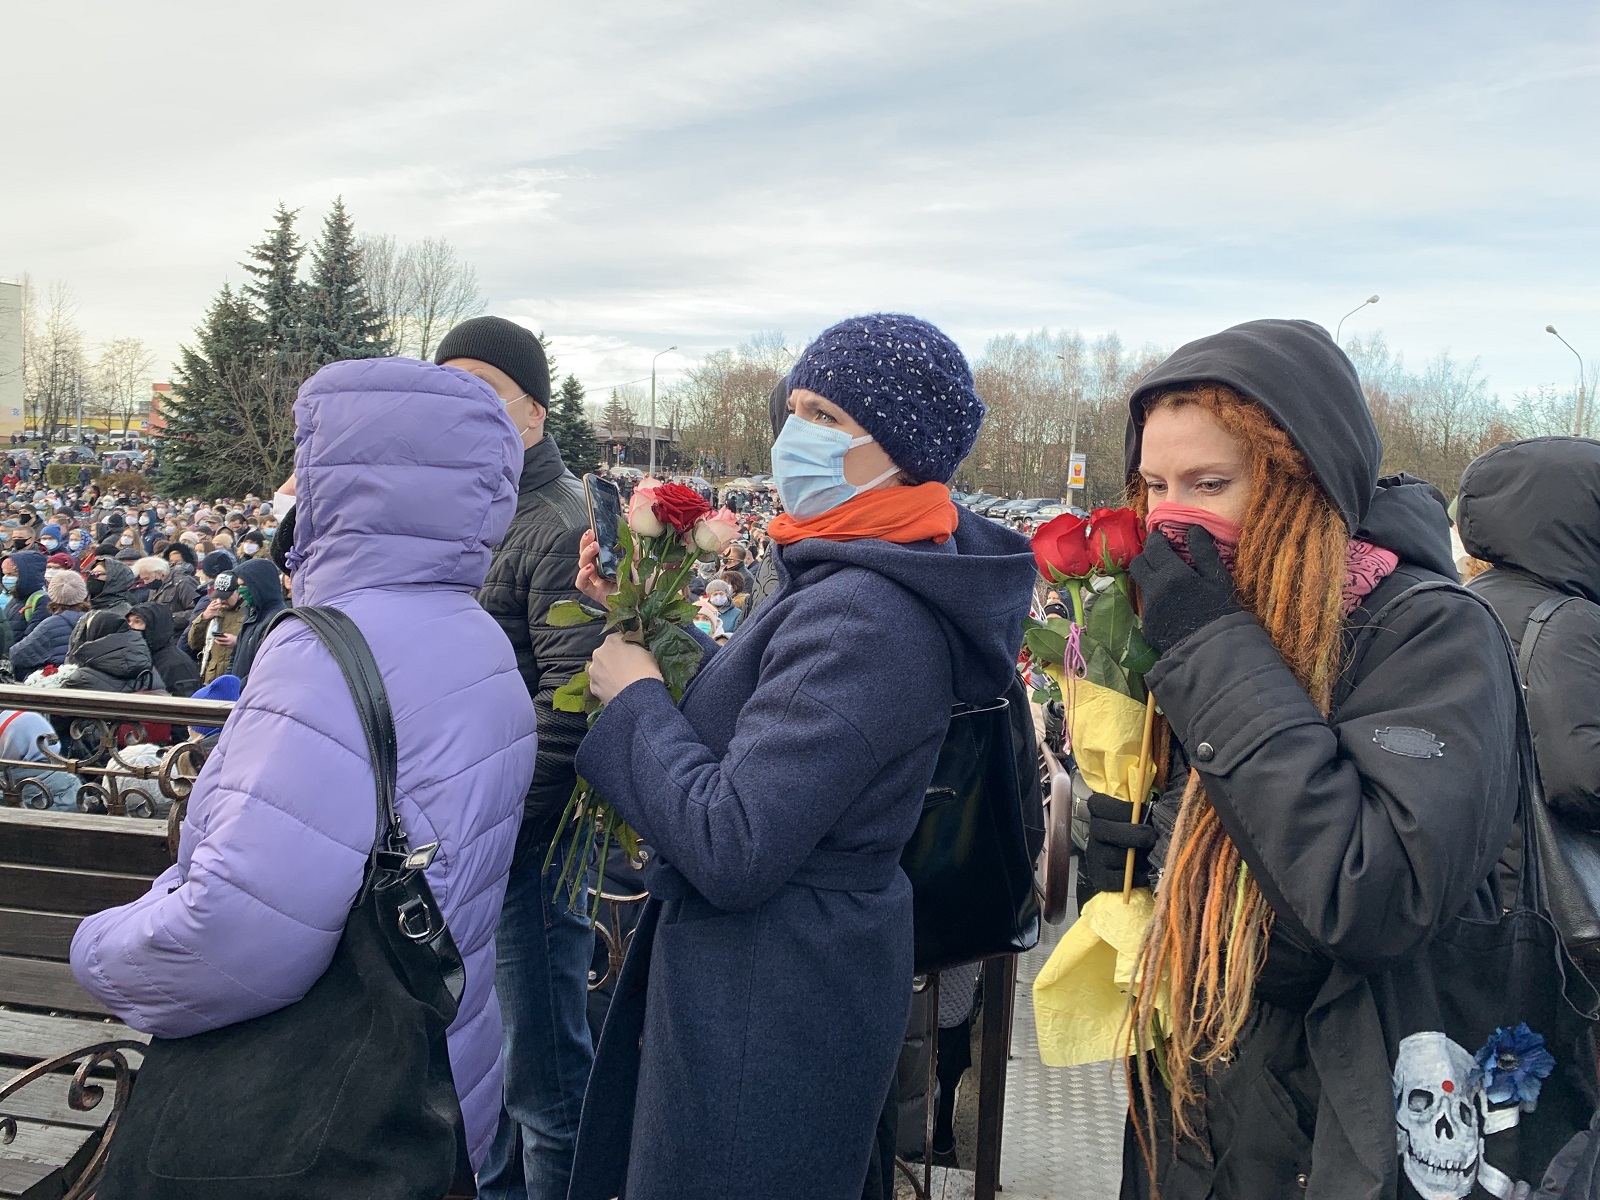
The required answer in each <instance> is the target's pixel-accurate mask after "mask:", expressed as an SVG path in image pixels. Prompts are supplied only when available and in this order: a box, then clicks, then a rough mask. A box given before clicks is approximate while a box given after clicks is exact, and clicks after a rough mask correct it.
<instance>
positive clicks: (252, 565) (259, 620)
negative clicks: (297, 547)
mask: <svg viewBox="0 0 1600 1200" xmlns="http://www.w3.org/2000/svg"><path fill="white" fill-rule="evenodd" d="M233 571H234V574H235V575H237V576H238V577H239V585H240V586H241V587H242V588H244V589H245V590H246V591H247V592H248V593H249V595H250V608H249V610H248V611H247V612H246V613H245V618H244V624H243V625H241V626H240V627H239V640H238V642H237V643H235V645H234V647H233V657H232V658H230V659H229V660H228V673H229V674H230V675H237V676H238V677H239V679H240V680H241V681H243V680H246V679H248V678H249V677H250V668H251V666H252V665H253V664H254V663H255V660H256V651H258V650H260V649H261V639H262V638H263V637H265V636H266V632H267V626H269V625H271V624H272V618H273V617H275V616H277V615H278V614H279V613H280V612H282V611H283V610H284V609H285V608H288V607H289V604H288V601H286V600H285V599H284V596H283V576H281V575H279V574H278V565H277V564H276V563H273V562H268V561H267V560H265V559H261V558H252V559H248V560H246V561H245V562H242V563H240V564H239V565H238V566H237V567H235V568H234V569H233Z"/></svg>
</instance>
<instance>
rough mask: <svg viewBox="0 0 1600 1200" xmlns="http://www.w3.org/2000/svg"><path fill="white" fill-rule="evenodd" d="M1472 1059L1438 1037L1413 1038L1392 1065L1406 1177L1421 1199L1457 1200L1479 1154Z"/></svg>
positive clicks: (1473, 1177) (1469, 1185)
mask: <svg viewBox="0 0 1600 1200" xmlns="http://www.w3.org/2000/svg"><path fill="white" fill-rule="evenodd" d="M1475 1065H1476V1064H1475V1063H1474V1061H1473V1057H1472V1055H1471V1054H1470V1053H1468V1052H1467V1051H1466V1050H1464V1049H1462V1048H1461V1047H1460V1046H1458V1045H1457V1044H1456V1043H1455V1042H1453V1041H1451V1040H1450V1039H1449V1038H1447V1037H1446V1036H1445V1035H1444V1034H1442V1033H1436V1032H1430V1033H1413V1034H1412V1035H1411V1036H1410V1037H1408V1038H1406V1039H1405V1040H1404V1041H1402V1042H1401V1043H1400V1053H1399V1056H1398V1057H1397V1058H1396V1059H1395V1064H1394V1115H1395V1122H1396V1124H1397V1125H1398V1127H1399V1128H1398V1132H1399V1140H1400V1157H1401V1159H1402V1160H1403V1161H1404V1164H1405V1171H1406V1177H1407V1178H1408V1179H1410V1180H1411V1184H1412V1186H1413V1187H1415V1188H1416V1189H1417V1194H1418V1195H1420V1196H1422V1197H1423V1200H1461V1197H1463V1196H1465V1195H1466V1194H1467V1193H1468V1192H1470V1191H1472V1185H1473V1182H1474V1181H1475V1180H1476V1179H1477V1177H1478V1160H1479V1158H1480V1156H1481V1155H1482V1152H1483V1131H1482V1125H1481V1121H1480V1118H1479V1115H1478V1105H1477V1091H1478V1088H1477V1087H1476V1085H1475V1084H1473V1083H1472V1072H1473V1067H1474V1066H1475Z"/></svg>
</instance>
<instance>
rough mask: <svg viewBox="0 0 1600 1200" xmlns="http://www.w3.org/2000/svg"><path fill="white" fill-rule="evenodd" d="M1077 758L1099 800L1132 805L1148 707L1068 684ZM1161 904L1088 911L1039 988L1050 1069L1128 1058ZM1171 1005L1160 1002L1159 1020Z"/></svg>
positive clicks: (1139, 901) (1096, 902) (1115, 902)
mask: <svg viewBox="0 0 1600 1200" xmlns="http://www.w3.org/2000/svg"><path fill="white" fill-rule="evenodd" d="M1051 673H1052V675H1055V678H1056V681H1057V682H1058V683H1059V684H1061V693H1062V697H1063V699H1064V701H1065V708H1066V725H1067V733H1068V736H1069V737H1070V738H1071V739H1072V757H1073V759H1074V761H1076V763H1077V764H1078V770H1079V771H1080V772H1082V774H1083V778H1084V782H1086V783H1087V784H1088V785H1089V787H1090V788H1092V789H1093V790H1094V791H1096V792H1102V793H1104V794H1105V795H1107V796H1115V797H1117V798H1118V799H1119V800H1127V801H1129V802H1130V803H1131V802H1132V800H1133V797H1134V795H1135V794H1136V793H1137V792H1138V790H1139V788H1140V786H1141V784H1142V776H1143V773H1144V771H1143V766H1142V764H1141V762H1140V757H1139V751H1140V743H1141V742H1142V741H1143V740H1144V710H1145V705H1144V704H1143V702H1141V701H1138V700H1133V699H1130V698H1129V697H1127V696H1124V695H1122V694H1121V693H1120V692H1114V691H1112V690H1111V689H1110V688H1106V687H1101V686H1100V685H1099V684H1094V683H1089V682H1087V681H1085V680H1082V679H1073V678H1062V677H1061V675H1059V674H1056V672H1055V671H1053V670H1052V672H1051ZM1154 910H1155V900H1154V898H1153V897H1152V896H1151V894H1150V889H1149V888H1135V889H1134V890H1133V894H1132V895H1131V896H1130V897H1129V899H1128V900H1127V902H1126V903H1124V901H1123V899H1122V895H1121V893H1119V892H1101V893H1100V894H1098V895H1096V896H1094V897H1092V898H1091V899H1090V901H1089V902H1088V903H1087V904H1085V905H1084V906H1083V911H1082V912H1081V913H1079V914H1078V919H1077V920H1076V921H1075V922H1073V925H1072V928H1070V929H1068V930H1067V932H1066V934H1065V935H1064V936H1063V937H1062V939H1061V941H1060V942H1059V943H1057V945H1056V948H1055V950H1054V951H1052V952H1051V954H1050V959H1049V961H1048V962H1046V963H1045V965H1044V969H1043V970H1042V971H1041V972H1040V973H1039V977H1038V978H1037V979H1036V980H1034V984H1033V1015H1034V1021H1035V1023H1036V1025H1037V1027H1038V1030H1039V1057H1040V1058H1042V1059H1043V1060H1044V1063H1045V1065H1046V1066H1049V1067H1074V1066H1078V1065H1080V1064H1083V1063H1093V1062H1105V1061H1106V1060H1108V1059H1113V1058H1117V1057H1120V1056H1121V1054H1122V1053H1123V1049H1124V1038H1123V1033H1124V1026H1125V1024H1126V1022H1127V1020H1128V1016H1129V1013H1128V988H1129V987H1130V986H1131V983H1132V980H1133V973H1134V970H1135V968H1136V967H1137V965H1138V957H1139V943H1140V941H1141V939H1143V937H1144V931H1145V928H1146V927H1147V926H1148V925H1149V924H1150V919H1151V916H1152V915H1153V913H1154ZM1164 1008H1165V1005H1164V1003H1163V1002H1160V1001H1158V1003H1157V1010H1158V1012H1162V1011H1164Z"/></svg>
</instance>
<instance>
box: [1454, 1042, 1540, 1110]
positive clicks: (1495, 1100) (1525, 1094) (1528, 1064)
mask: <svg viewBox="0 0 1600 1200" xmlns="http://www.w3.org/2000/svg"><path fill="white" fill-rule="evenodd" d="M1477 1062H1478V1065H1477V1067H1476V1068H1474V1069H1473V1072H1472V1078H1471V1080H1470V1081H1469V1082H1471V1083H1473V1084H1475V1085H1476V1084H1481V1085H1482V1087H1483V1092H1484V1095H1485V1096H1486V1097H1487V1098H1488V1100H1489V1103H1491V1104H1510V1103H1512V1102H1516V1103H1518V1104H1520V1105H1522V1107H1523V1108H1524V1109H1525V1110H1526V1111H1528V1112H1532V1111H1533V1109H1534V1105H1536V1104H1537V1103H1538V1101H1539V1089H1540V1088H1541V1087H1542V1086H1543V1085H1544V1081H1545V1080H1546V1079H1548V1078H1550V1072H1551V1071H1553V1070H1555V1067H1556V1060H1555V1055H1553V1054H1551V1053H1550V1051H1548V1050H1546V1049H1545V1048H1544V1035H1542V1034H1538V1033H1535V1032H1534V1031H1533V1030H1531V1029H1529V1028H1528V1026H1527V1023H1526V1022H1523V1023H1521V1024H1519V1025H1517V1026H1516V1028H1514V1029H1506V1028H1505V1027H1504V1026H1502V1027H1500V1028H1498V1029H1496V1030H1495V1031H1494V1033H1493V1035H1491V1036H1490V1038H1489V1040H1488V1041H1487V1042H1485V1043H1484V1044H1483V1049H1481V1050H1479V1051H1478V1053H1477Z"/></svg>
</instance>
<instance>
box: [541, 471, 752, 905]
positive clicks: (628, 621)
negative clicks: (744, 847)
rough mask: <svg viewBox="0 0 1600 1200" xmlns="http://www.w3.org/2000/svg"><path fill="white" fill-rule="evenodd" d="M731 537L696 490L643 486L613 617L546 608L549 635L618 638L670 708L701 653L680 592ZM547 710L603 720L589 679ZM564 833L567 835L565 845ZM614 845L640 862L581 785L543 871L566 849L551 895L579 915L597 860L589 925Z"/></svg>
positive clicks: (626, 833)
mask: <svg viewBox="0 0 1600 1200" xmlns="http://www.w3.org/2000/svg"><path fill="white" fill-rule="evenodd" d="M738 531H739V526H738V518H737V517H735V516H734V514H733V513H731V512H728V511H727V510H726V509H724V510H722V511H720V512H713V511H712V509H711V505H710V504H709V503H707V502H706V500H705V498H704V497H703V496H701V495H700V493H698V492H696V491H694V490H693V489H691V488H687V487H684V486H683V485H682V484H677V483H661V482H660V481H658V480H654V479H645V480H643V481H642V482H641V483H640V484H639V486H638V487H637V488H635V489H634V493H633V498H632V499H631V500H630V501H629V503H628V511H627V519H626V521H623V522H619V523H618V526H617V535H618V544H619V549H620V550H621V553H622V557H621V562H620V565H619V566H618V568H617V590H616V593H615V594H614V595H613V596H612V597H611V605H610V610H609V611H608V612H603V613H602V612H597V611H596V610H595V609H593V608H590V607H588V606H586V605H584V604H582V603H580V602H579V601H576V600H561V601H558V602H556V603H555V604H552V605H551V606H550V612H549V615H548V617H547V618H546V619H547V620H548V621H549V623H550V624H551V625H556V626H571V625H583V624H587V623H589V622H591V621H604V622H605V629H606V632H607V633H611V632H617V633H620V634H621V635H622V636H623V638H624V639H625V640H627V641H630V642H636V643H638V644H639V645H641V646H644V647H645V648H646V649H648V650H649V651H650V653H651V654H652V655H654V656H655V660H656V665H657V666H658V667H659V668H660V669H661V679H662V682H664V683H665V684H666V685H667V690H668V692H670V693H671V694H672V698H673V700H675V701H676V700H681V699H682V698H683V692H684V689H685V688H686V687H688V686H689V681H690V680H691V679H693V678H694V674H695V672H696V671H697V670H698V669H699V667H700V659H701V656H702V654H703V650H702V648H701V645H700V643H699V642H698V641H696V640H695V638H694V636H693V635H692V634H691V633H689V632H688V628H687V627H688V626H690V625H692V624H693V623H694V619H695V617H696V615H697V613H698V610H697V609H696V608H695V606H694V605H693V604H691V603H689V601H688V600H686V599H685V598H684V595H683V591H684V585H685V584H686V583H688V581H689V576H690V574H691V573H692V572H693V571H694V569H695V565H696V563H698V562H701V561H711V560H714V559H716V558H718V557H720V556H721V554H722V553H723V551H725V550H726V549H727V548H728V546H729V544H730V543H732V542H733V540H734V539H735V537H737V536H738ZM551 704H552V705H553V707H554V708H555V709H556V710H557V711H558V712H572V713H580V712H581V713H584V714H586V715H587V717H588V720H589V724H591V725H593V724H594V722H595V719H596V718H597V717H598V716H599V715H600V701H599V700H598V699H597V698H596V697H595V695H594V693H593V692H591V691H590V690H589V673H588V671H586V670H585V671H580V672H578V674H576V675H574V676H573V677H572V679H571V680H570V681H568V683H567V684H566V685H565V686H564V687H561V688H559V689H558V690H557V691H556V693H555V695H554V697H553V698H552V700H551ZM569 833H571V834H572V835H573V836H571V837H570V839H569V838H568V834H569ZM614 841H615V842H619V843H621V845H622V847H623V849H624V850H626V851H627V853H628V854H629V855H630V856H636V855H637V854H638V852H639V835H638V834H637V833H635V832H634V831H633V830H632V829H631V828H630V827H629V826H628V823H627V822H626V821H624V820H623V819H622V818H621V817H620V816H619V815H618V814H617V812H616V811H615V810H614V809H613V808H612V807H611V806H610V805H609V804H607V803H606V802H605V800H604V799H602V798H601V797H600V795H599V794H598V793H597V792H596V791H595V789H594V788H593V787H592V786H591V785H590V784H589V783H588V782H587V781H585V780H584V779H582V778H580V779H578V781H577V783H576V784H575V785H574V786H573V789H572V796H571V798H570V799H568V801H567V807H566V808H565V810H563V812H562V814H561V821H560V823H559V825H558V826H557V833H556V837H555V840H554V841H553V843H552V844H551V848H550V857H549V858H548V859H546V861H545V866H546V868H548V867H549V866H550V865H551V863H553V862H554V861H555V855H556V850H557V847H559V846H561V845H563V843H564V842H565V844H566V847H567V849H566V853H565V856H564V858H563V860H562V864H561V875H560V877H559V881H558V886H560V887H564V888H566V889H567V890H568V902H569V904H570V906H571V907H572V908H574V909H576V908H577V907H578V901H579V897H580V896H581V895H582V892H583V888H584V883H585V878H586V875H587V873H588V865H589V862H590V861H591V860H592V859H593V858H594V857H595V851H596V850H598V851H599V855H598V859H599V870H600V880H599V882H598V883H597V884H596V887H595V890H594V903H593V907H592V909H591V915H593V913H596V912H598V909H599V905H600V893H601V891H602V890H603V886H604V883H605V864H606V855H607V854H608V853H609V852H610V849H611V844H612V842H614Z"/></svg>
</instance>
